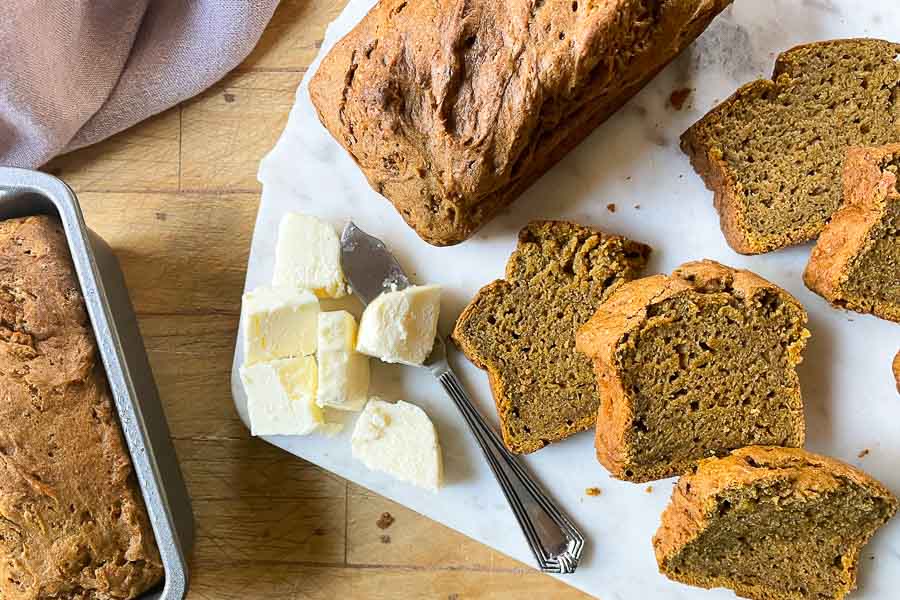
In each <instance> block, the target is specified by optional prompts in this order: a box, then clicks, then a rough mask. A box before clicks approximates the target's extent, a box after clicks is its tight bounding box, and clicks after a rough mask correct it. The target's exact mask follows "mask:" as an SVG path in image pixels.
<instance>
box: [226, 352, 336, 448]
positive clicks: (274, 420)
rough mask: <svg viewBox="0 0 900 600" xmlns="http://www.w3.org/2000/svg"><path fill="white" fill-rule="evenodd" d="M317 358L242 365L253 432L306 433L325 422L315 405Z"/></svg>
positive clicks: (251, 430) (310, 357) (304, 357)
mask: <svg viewBox="0 0 900 600" xmlns="http://www.w3.org/2000/svg"><path fill="white" fill-rule="evenodd" d="M316 379H317V377H316V361H315V359H314V358H313V357H312V356H300V357H296V358H283V359H278V360H273V361H268V362H260V363H256V364H254V365H249V366H247V365H245V366H243V367H241V381H242V382H243V383H244V391H245V392H246V393H247V410H248V412H249V413H250V432H251V433H252V434H253V435H306V434H308V433H312V432H313V431H315V430H316V429H317V428H319V427H320V426H323V425H325V419H324V416H323V414H322V409H320V408H319V407H318V406H317V405H316V401H315V398H316Z"/></svg>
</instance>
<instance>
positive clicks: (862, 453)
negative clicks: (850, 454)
mask: <svg viewBox="0 0 900 600" xmlns="http://www.w3.org/2000/svg"><path fill="white" fill-rule="evenodd" d="M868 454H869V449H868V448H863V449H862V450H860V451H859V454H857V455H856V456H858V457H859V458H865V457H866V456H868Z"/></svg>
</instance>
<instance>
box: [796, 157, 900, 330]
mask: <svg viewBox="0 0 900 600" xmlns="http://www.w3.org/2000/svg"><path fill="white" fill-rule="evenodd" d="M898 173H900V144H892V145H888V146H882V147H879V148H851V149H850V150H849V151H848V152H847V158H846V160H845V162H844V204H843V205H842V206H841V208H840V209H838V211H837V212H836V213H834V217H833V218H832V220H831V223H829V224H828V226H826V227H825V230H824V231H823V232H822V236H821V237H820V238H819V241H818V243H816V246H815V248H813V251H812V256H811V257H810V259H809V264H808V265H807V266H806V272H805V273H804V274H803V279H804V281H805V282H806V285H807V287H809V289H811V290H812V291H814V292H816V293H817V294H820V295H821V296H823V297H824V298H825V299H826V300H828V301H829V302H831V303H832V304H834V305H836V306H840V307H843V308H848V309H850V310H854V311H857V312H863V313H872V314H874V315H877V316H879V317H881V318H883V319H890V320H892V321H900V178H898Z"/></svg>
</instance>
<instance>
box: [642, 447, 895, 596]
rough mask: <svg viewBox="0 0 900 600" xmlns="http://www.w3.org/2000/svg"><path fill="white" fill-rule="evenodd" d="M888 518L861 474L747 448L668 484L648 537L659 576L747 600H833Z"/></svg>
mask: <svg viewBox="0 0 900 600" xmlns="http://www.w3.org/2000/svg"><path fill="white" fill-rule="evenodd" d="M896 511H897V499H896V498H895V497H894V496H893V495H892V494H891V492H890V491H888V490H887V489H886V488H885V487H884V486H883V485H881V484H880V483H879V482H877V481H876V480H874V479H873V478H872V477H870V476H868V475H866V474H865V473H863V472H861V471H859V470H857V469H854V468H853V467H851V466H849V465H846V464H844V463H842V462H840V461H837V460H834V459H832V458H828V457H825V456H819V455H816V454H812V453H811V452H807V451H805V450H802V449H798V448H776V447H759V446H757V447H749V448H743V449H741V450H737V451H735V452H734V453H732V454H731V455H730V456H728V457H726V458H715V459H708V460H704V461H702V462H701V463H700V465H699V466H698V468H697V471H696V473H693V474H690V475H685V476H684V477H682V478H681V479H680V480H679V481H678V485H677V486H676V488H675V490H674V491H673V493H672V500H671V503H670V504H669V506H668V508H666V510H665V512H664V513H663V515H662V524H661V525H660V527H659V530H658V531H657V532H656V535H655V536H654V538H653V547H654V549H655V550H656V560H657V562H658V563H659V569H660V571H661V572H662V573H663V574H665V575H666V576H667V577H669V578H670V579H673V580H675V581H680V582H682V583H686V584H688V585H694V586H698V587H703V588H713V587H726V588H730V589H732V590H734V592H735V593H736V594H737V595H738V596H742V597H745V598H752V599H755V600H792V599H796V600H809V599H811V598H828V599H832V598H833V599H840V598H843V597H844V596H845V595H846V594H847V593H849V592H850V591H851V590H852V589H853V588H854V587H856V571H857V563H858V561H859V554H860V550H861V549H862V547H863V546H864V545H865V544H866V542H868V541H869V538H871V537H872V535H873V534H874V533H875V531H876V530H877V529H878V528H879V527H881V526H882V525H883V524H884V523H885V522H886V521H887V520H888V519H890V518H891V517H892V516H893V515H894V513H895V512H896Z"/></svg>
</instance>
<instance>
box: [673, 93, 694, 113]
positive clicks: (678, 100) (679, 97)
mask: <svg viewBox="0 0 900 600" xmlns="http://www.w3.org/2000/svg"><path fill="white" fill-rule="evenodd" d="M690 95H691V88H681V89H677V90H674V91H673V92H672V93H671V94H670V95H669V104H670V105H671V106H672V108H674V109H675V110H681V109H682V108H684V103H685V102H687V99H688V97H689V96H690Z"/></svg>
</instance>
